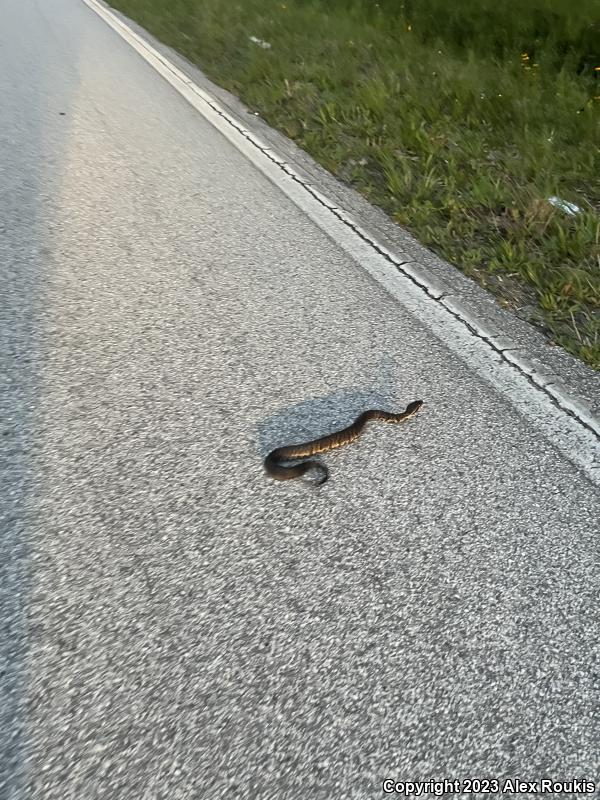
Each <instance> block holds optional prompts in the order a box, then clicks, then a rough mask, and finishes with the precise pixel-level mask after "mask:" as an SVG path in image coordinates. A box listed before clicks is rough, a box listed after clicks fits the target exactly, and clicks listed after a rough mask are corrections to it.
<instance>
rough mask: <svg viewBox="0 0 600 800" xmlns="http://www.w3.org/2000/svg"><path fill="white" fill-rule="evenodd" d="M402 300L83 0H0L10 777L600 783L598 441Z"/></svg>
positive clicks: (113, 786) (108, 795) (5, 754)
mask: <svg viewBox="0 0 600 800" xmlns="http://www.w3.org/2000/svg"><path fill="white" fill-rule="evenodd" d="M400 285H401V284H399V286H400ZM402 291H403V290H399V294H398V293H396V294H393V293H390V291H387V290H386V288H385V287H384V286H383V285H382V284H381V283H380V282H378V281H377V280H374V278H373V275H372V274H371V273H370V272H368V271H367V270H366V269H365V268H364V265H363V264H362V263H358V262H357V260H356V259H355V258H353V257H352V255H351V254H350V253H349V252H348V250H347V249H344V248H343V247H341V246H340V244H339V243H338V242H337V241H336V240H335V238H332V235H328V233H326V232H325V230H324V229H323V226H320V225H318V224H317V223H316V222H315V221H314V219H311V217H310V216H309V215H308V214H307V213H305V211H304V210H303V209H302V208H300V207H299V206H298V204H297V203H294V202H292V200H291V199H290V196H289V195H288V194H286V193H285V192H284V191H282V189H281V188H280V187H278V186H277V185H276V182H274V181H273V180H269V179H267V177H265V174H263V172H261V171H259V169H257V168H256V165H255V164H253V163H252V162H251V161H250V160H249V159H248V158H247V157H246V156H245V155H244V154H243V153H242V152H240V150H239V149H236V147H234V146H233V144H232V143H231V142H230V141H228V139H227V138H226V137H225V136H223V135H222V133H221V132H219V131H218V130H216V129H215V128H214V127H213V126H212V125H211V124H209V122H207V120H206V119H205V118H204V117H203V116H202V115H201V114H199V113H198V111H197V110H196V109H195V108H193V107H192V106H191V105H190V104H189V103H188V102H186V100H185V99H184V98H183V97H182V95H181V94H180V93H178V92H177V91H175V89H174V88H173V86H172V85H170V84H169V83H168V82H167V81H165V80H164V79H163V78H162V77H160V76H159V75H158V74H157V73H156V71H155V70H153V69H152V67H151V66H150V65H149V64H148V63H147V62H146V61H144V60H143V59H142V58H141V57H140V55H139V54H138V53H136V52H135V51H134V50H133V49H132V48H131V47H130V45H129V44H128V43H127V42H125V41H124V40H123V39H122V38H121V37H119V36H118V35H117V33H116V32H115V31H114V30H112V29H111V28H110V27H108V26H107V25H106V24H105V22H104V21H103V20H101V19H100V18H99V17H98V16H97V15H96V14H95V13H94V11H93V10H92V9H90V8H89V7H87V6H86V5H84V4H83V3H82V2H79V0H54V1H53V2H52V3H51V4H46V3H42V2H40V1H39V0H5V2H4V3H3V5H2V9H1V11H0V359H1V361H0V367H1V369H0V381H1V383H0V387H1V395H0V434H2V435H1V437H0V492H1V494H0V528H1V538H0V798H2V800H4V798H10V799H11V800H26V799H27V800H42V799H43V800H54V799H55V798H56V800H58V799H59V798H60V800H71V798H73V800H75V798H77V800H88V798H89V799H91V798H102V799H103V800H113V798H128V800H150V799H152V800H154V799H156V800H158V798H168V799H169V800H178V799H179V798H182V799H183V798H186V799H187V798H260V799H261V800H262V798H278V799H279V798H281V799H283V798H289V800H296V799H297V798H298V800H299V799H300V798H311V800H312V798H314V799H315V800H320V799H321V798H323V800H326V799H327V800H329V799H330V798H352V799H354V798H357V799H358V798H361V799H362V798H378V797H384V796H386V795H385V794H384V792H383V786H382V784H383V781H384V780H385V779H393V780H394V781H419V780H428V779H435V780H441V779H444V778H446V779H451V780H454V779H460V780H464V779H470V778H477V779H484V778H487V779H498V780H499V781H503V780H504V779H507V778H511V779H518V780H523V781H539V780H540V779H542V778H550V779H555V780H563V781H567V780H572V779H585V780H587V781H595V782H597V781H598V780H600V769H599V768H600V755H599V754H600V747H599V735H598V722H599V714H598V710H599V702H598V688H599V687H598V657H599V655H600V653H599V649H598V644H599V640H600V630H599V623H598V616H599V615H598V611H599V609H598V594H599V592H598V589H599V583H598V577H599V574H598V573H599V570H598V528H599V525H598V522H599V520H600V493H599V491H598V485H597V483H596V482H595V481H594V480H593V471H590V470H586V469H585V468H584V467H583V466H582V464H586V463H587V464H590V465H592V467H593V465H594V464H596V465H597V463H598V461H597V459H598V446H597V441H596V440H594V437H593V434H592V433H591V432H590V431H589V430H587V429H586V430H584V431H583V432H582V433H581V437H582V438H581V442H582V443H583V444H581V445H578V450H579V451H581V453H583V450H586V448H587V450H586V453H585V454H583V455H585V456H586V457H585V458H583V455H582V459H583V460H582V461H581V462H580V463H578V462H577V459H575V460H574V459H573V458H569V457H567V456H566V455H565V452H566V450H565V447H566V445H563V444H561V442H559V441H558V438H557V439H556V440H555V439H554V438H553V436H552V435H551V434H549V433H548V427H547V421H548V419H551V420H554V419H556V420H557V421H556V425H557V430H558V427H560V426H561V425H563V427H564V426H567V427H565V428H564V430H567V431H568V430H571V429H569V428H568V426H569V425H571V426H576V425H577V423H576V421H574V420H573V418H572V417H571V416H570V415H569V414H567V413H566V412H563V411H561V410H560V409H558V408H555V407H554V406H553V407H552V409H551V411H548V415H546V422H545V423H544V424H546V428H544V429H543V430H542V428H540V425H542V422H540V425H538V424H537V422H536V419H535V414H534V415H533V416H531V415H528V414H527V413H526V412H524V411H523V410H522V407H521V406H519V402H518V401H517V400H515V401H514V402H513V401H512V400H511V399H510V397H509V395H508V394H507V391H505V390H504V389H502V388H501V387H500V384H498V385H495V384H494V380H492V379H491V378H486V377H485V376H484V374H483V372H482V368H479V367H478V368H475V366H473V364H474V363H475V361H473V360H472V359H471V356H470V355H469V354H466V355H463V356H461V354H460V353H459V352H457V347H456V346H455V344H454V345H452V344H451V342H450V339H452V336H450V335H449V336H448V337H445V336H444V335H443V333H440V329H439V325H441V324H442V323H439V325H438V333H437V334H436V333H435V332H434V330H433V328H432V324H431V321H430V320H425V319H424V318H422V317H421V316H420V314H419V309H418V304H414V303H413V304H412V305H411V302H409V299H408V294H407V295H406V302H402ZM449 330H450V328H449ZM473 358H475V357H473ZM477 358H480V356H477ZM489 359H490V362H493V361H494V360H498V359H497V357H496V356H494V354H493V353H492V352H491V351H490V354H489ZM498 369H500V366H498ZM507 369H508V367H507ZM519 380H520V379H519ZM587 380H588V382H589V381H591V384H590V383H588V386H589V385H593V380H594V379H593V378H590V375H589V374H587ZM515 385H516V386H517V389H515V388H514V386H513V388H512V389H511V392H512V395H514V394H515V392H517V390H518V387H519V386H522V389H521V391H522V396H523V402H522V404H521V405H522V406H523V407H525V406H529V405H531V404H532V403H533V404H534V405H535V404H536V403H538V401H539V403H540V406H539V408H541V409H542V410H543V408H544V405H543V404H544V403H549V402H550V401H549V400H548V399H547V398H544V397H541V398H538V397H537V395H535V394H534V393H535V392H536V391H537V390H536V389H535V388H533V387H532V386H531V385H530V384H529V383H527V381H526V380H525V379H523V380H522V382H521V383H520V384H519V383H518V382H517V384H515ZM532 398H533V399H532ZM415 399H423V400H424V406H423V408H422V410H421V411H420V413H419V414H418V415H417V416H416V417H415V418H414V419H412V420H410V421H409V422H407V423H406V424H405V425H404V426H398V427H395V426H387V425H377V424H373V425H372V426H371V427H370V428H369V429H368V430H367V432H366V433H365V434H364V436H363V437H362V438H361V440H359V441H358V442H357V443H356V444H354V445H352V446H350V447H348V448H345V449H342V450H340V451H338V452H336V453H334V454H331V455H329V456H327V457H325V458H326V461H327V464H328V466H329V468H330V481H329V482H328V483H327V484H326V485H325V486H324V487H323V488H321V489H318V490H316V489H313V488H310V487H308V486H307V485H306V484H305V483H304V482H302V481H290V482H289V483H281V484H280V483H276V482H274V481H271V480H269V479H268V478H267V477H266V476H265V475H264V473H263V470H262V463H261V459H262V458H263V457H264V455H265V454H266V452H268V450H269V449H271V448H272V447H275V446H279V445H281V444H287V443H290V442H291V441H294V440H296V441H301V440H302V439H304V438H306V437H313V436H317V435H320V434H323V433H326V432H329V431H331V430H333V429H335V428H339V427H343V426H345V425H347V424H349V423H350V422H351V421H352V420H353V419H354V417H355V416H356V415H357V414H358V413H360V412H361V411H363V410H364V409H365V408H368V407H373V406H382V407H386V408H389V409H392V410H395V409H403V408H404V407H405V406H406V404H407V403H408V402H410V401H412V400H415ZM535 413H536V414H537V416H538V417H540V418H541V417H542V416H544V415H543V414H541V413H540V412H539V409H538V410H537V411H536V412H535ZM552 415H554V416H552ZM563 417H564V419H563ZM573 430H574V431H575V428H573ZM575 435H577V436H579V434H576V433H573V436H575ZM561 436H563V434H561ZM557 437H558V434H557ZM586 437H587V438H586ZM563 438H564V436H563ZM567 438H568V436H567ZM577 441H578V442H579V441H580V440H579V439H577ZM595 442H596V443H595ZM581 453H580V454H581ZM597 786H598V784H597V783H596V788H595V795H594V796H598V791H597ZM538 795H541V788H540V787H537V789H536V790H535V791H524V792H522V793H521V794H520V795H519V797H534V796H538ZM389 796H392V795H389ZM396 796H398V795H396ZM421 796H425V797H429V796H434V794H433V791H432V790H431V788H430V789H429V790H428V791H425V792H424V793H423V794H422V795H421ZM447 796H452V795H450V794H448V795H447ZM462 796H469V795H468V793H465V794H463V795H462ZM487 796H503V795H502V793H501V791H500V790H498V791H489V792H488V793H487ZM546 796H557V797H558V796H563V797H567V796H570V797H575V796H576V797H579V796H581V797H590V796H592V795H591V794H590V793H585V792H579V791H572V792H571V793H570V794H569V793H565V794H562V795H560V794H558V793H551V794H549V795H546Z"/></svg>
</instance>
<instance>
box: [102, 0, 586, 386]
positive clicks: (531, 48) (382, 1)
mask: <svg viewBox="0 0 600 800" xmlns="http://www.w3.org/2000/svg"><path fill="white" fill-rule="evenodd" d="M111 1H112V5H113V6H114V7H116V8H118V9H120V10H122V11H123V12H124V13H125V14H127V15H128V16H130V17H131V18H133V19H135V20H137V21H138V22H139V23H140V24H141V25H143V26H144V27H145V28H146V29H147V30H149V31H150V32H152V33H153V34H154V35H155V36H157V38H159V39H161V40H162V41H164V42H165V43H167V44H169V45H171V46H173V47H174V48H176V49H177V50H179V52H181V53H182V54H184V55H185V56H187V57H188V58H189V59H190V60H191V61H194V62H195V63H197V64H198V65H199V66H200V67H201V68H202V69H203V71H204V72H205V73H206V74H207V75H208V76H209V77H210V78H211V79H213V80H214V81H215V82H216V83H218V84H220V85H221V86H223V87H225V88H226V89H229V90H230V91H232V92H234V93H235V94H237V95H238V96H239V97H240V98H241V99H242V100H243V101H244V102H245V103H246V104H247V105H248V106H249V107H250V108H252V109H253V110H256V111H258V112H259V113H260V115H261V116H262V117H263V118H264V119H266V120H267V121H268V122H269V123H270V124H271V125H272V126H274V127H276V128H278V129H279V130H281V131H282V132H283V133H285V134H286V135H287V136H289V137H290V138H292V139H294V140H295V141H296V142H297V144H299V145H300V147H302V148H303V149H305V150H306V151H307V152H308V153H310V154H311V155H312V156H313V157H314V158H315V159H316V160H317V161H319V162H320V163H321V164H322V165H323V166H324V167H326V168H327V169H328V170H329V171H330V172H332V173H334V174H335V175H337V176H338V177H339V178H341V179H342V180H344V181H346V182H347V183H349V184H351V185H353V186H354V187H355V188H356V189H357V190H358V191H359V192H361V193H362V194H363V195H364V196H365V197H367V198H368V199H369V200H370V201H371V202H373V203H375V204H377V205H378V206H380V207H381V208H383V209H384V210H385V211H386V212H387V213H388V214H389V216H390V217H391V218H392V219H394V220H396V221H397V222H398V223H400V224H401V225H403V226H404V227H405V228H407V229H408V230H410V231H411V232H412V233H413V234H414V235H415V236H416V237H417V238H418V239H419V240H420V241H421V242H423V244H425V245H427V246H428V247H429V248H430V249H431V250H433V251H434V252H436V253H438V254H439V255H441V256H442V257H444V258H446V259H447V260H448V261H450V262H451V263H453V264H454V265H456V266H457V267H459V268H460V269H461V270H462V271H463V272H464V273H466V274H467V275H469V276H471V277H472V278H473V279H475V280H476V281H477V282H478V283H479V284H480V285H482V286H484V287H487V288H488V289H489V290H490V291H492V292H493V293H494V294H495V295H496V296H497V297H498V298H499V300H500V302H501V303H502V304H503V305H504V306H505V307H508V308H511V309H512V310H514V311H515V312H516V313H517V314H518V315H519V316H521V317H523V318H525V319H527V320H528V321H530V322H532V323H533V324H535V325H537V326H538V327H539V328H541V329H542V330H543V331H544V332H545V333H546V335H547V336H548V339H549V341H551V342H554V343H556V344H559V345H561V346H562V347H564V348H565V349H566V350H568V351H569V352H570V353H572V354H574V355H576V356H578V357H579V358H581V359H582V360H584V361H585V362H587V363H588V364H589V365H590V366H592V367H593V368H594V369H597V370H598V369H600V2H599V0H580V2H578V3H572V2H567V0H540V2H536V0H519V2H517V0H505V2H503V3H497V2H492V0H462V2H461V3H460V4H453V3H449V2H447V0H428V1H427V3H423V2H421V0H404V2H401V0H398V1H394V0H379V2H373V0H284V1H283V2H281V1H278V2H275V1H274V0H237V2H236V0H231V2H227V3H224V2H223V1H222V0H111ZM251 36H253V37H256V38H257V39H260V40H262V41H265V42H268V43H269V44H270V47H269V48H266V47H264V48H263V47H262V46H261V45H260V44H257V43H256V42H253V41H251V40H250V37H251ZM553 196H557V197H559V198H561V199H564V200H566V201H569V202H572V203H575V204H576V205H577V206H578V207H579V208H580V209H581V211H580V213H577V214H575V215H569V214H568V213H566V212H565V211H564V210H561V209H560V208H557V207H556V206H554V205H553V204H552V203H550V202H549V198H551V197H553Z"/></svg>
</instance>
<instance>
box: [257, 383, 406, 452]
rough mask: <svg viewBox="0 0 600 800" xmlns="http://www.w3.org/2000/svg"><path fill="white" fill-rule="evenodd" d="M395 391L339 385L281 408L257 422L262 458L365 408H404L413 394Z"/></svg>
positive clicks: (341, 424)
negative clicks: (399, 398)
mask: <svg viewBox="0 0 600 800" xmlns="http://www.w3.org/2000/svg"><path fill="white" fill-rule="evenodd" d="M397 395H398V392H397V390H396V391H394V393H393V396H392V395H391V393H390V392H385V391H381V390H369V389H365V388H359V387H348V388H342V389H338V390H337V391H335V392H332V393H331V394H329V395H327V396H325V397H315V398H309V399H307V400H303V401H302V402H300V403H296V404H295V405H292V406H288V407H286V408H282V409H281V410H279V411H276V412H275V413H274V414H272V415H271V416H270V417H268V418H267V419H265V420H262V421H261V422H259V423H258V425H257V426H256V429H257V449H258V451H259V454H260V457H261V459H264V458H265V457H266V456H267V455H268V453H270V452H271V451H272V450H274V449H275V448H277V447H283V446H285V445H291V444H299V443H301V442H307V441H310V440H312V439H317V438H319V437H321V436H325V435H327V434H330V433H333V432H334V431H339V430H342V429H343V428H346V427H348V425H351V424H352V423H353V422H354V420H355V419H356V418H357V417H358V416H359V415H360V414H362V413H363V411H367V410H368V409H381V410H384V411H396V412H397V411H403V410H404V408H405V407H406V405H407V404H408V403H409V402H410V401H411V400H413V399H414V398H413V396H412V395H411V396H410V397H409V395H408V394H406V397H405V398H403V400H402V401H399V400H398V397H397Z"/></svg>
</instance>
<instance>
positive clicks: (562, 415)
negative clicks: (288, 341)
mask: <svg viewBox="0 0 600 800" xmlns="http://www.w3.org/2000/svg"><path fill="white" fill-rule="evenodd" d="M83 2H84V3H85V4H86V5H87V6H88V7H89V8H90V9H92V10H93V11H94V12H95V13H96V14H98V16H100V17H101V18H102V19H103V20H104V21H105V22H106V23H107V24H108V25H110V27H111V28H113V29H114V30H115V31H116V32H117V33H118V34H119V35H120V36H121V37H122V38H123V39H124V40H125V41H126V42H128V44H130V45H131V46H132V47H133V48H134V49H135V50H136V51H137V52H138V53H139V54H140V55H141V56H142V58H144V59H145V60H146V61H147V62H148V64H150V65H151V66H152V67H153V68H154V69H155V70H156V71H157V72H158V73H159V74H160V75H162V77H163V78H165V80H167V81H168V82H169V83H170V84H171V85H172V86H173V88H174V89H176V90H177V91H178V92H179V94H181V95H182V97H184V98H185V99H186V100H187V101H188V102H189V103H190V104H191V105H192V106H193V107H194V108H195V109H196V110H197V111H198V112H199V113H200V114H202V116H203V117H204V118H205V119H206V120H207V121H208V122H210V123H211V124H212V125H213V126H214V127H215V128H216V129H217V130H218V131H219V132H220V133H221V134H222V135H223V136H225V137H226V138H227V139H228V140H229V141H230V142H231V143H232V144H233V145H234V146H235V147H236V149H237V150H239V151H240V152H241V153H243V154H244V155H245V156H246V157H247V158H248V159H249V160H250V161H251V162H252V163H253V164H254V165H255V166H256V167H257V168H258V169H259V170H260V171H261V172H262V173H263V174H264V175H265V176H266V177H267V178H268V179H269V180H270V181H272V183H274V184H275V185H276V186H277V187H278V188H279V189H280V190H281V191H283V192H284V193H285V194H286V195H287V196H288V197H289V198H290V199H291V200H292V201H293V202H294V203H295V204H296V205H297V206H298V207H299V208H300V209H302V210H303V211H304V212H305V213H306V214H307V215H308V216H309V217H310V218H311V219H312V220H313V221H314V222H315V223H316V224H317V225H318V226H319V228H321V229H322V230H323V231H325V232H326V233H327V234H328V235H329V236H330V237H331V238H332V239H333V240H334V241H335V242H336V243H337V244H338V245H339V246H340V247H342V248H343V249H344V250H345V251H346V252H347V253H349V254H350V255H351V256H352V258H353V259H354V260H355V261H357V262H358V264H360V265H361V266H362V267H364V268H365V269H366V270H367V271H368V272H369V273H370V274H371V275H372V276H373V278H375V279H376V280H377V281H378V282H379V283H380V284H381V285H382V286H384V288H385V289H386V290H387V291H388V292H389V293H390V294H391V295H393V297H394V298H395V299H397V301H398V302H399V303H400V304H401V305H402V306H404V307H405V308H407V309H409V310H411V311H413V312H414V313H415V315H416V316H417V317H418V318H419V320H420V321H421V322H422V323H423V324H425V325H426V326H427V327H428V328H429V329H430V330H431V331H432V332H433V333H434V334H435V335H436V337H437V338H439V339H440V340H441V341H442V342H443V343H444V344H445V345H446V346H447V347H448V348H449V349H450V350H451V351H452V352H453V353H455V354H456V355H457V356H458V357H459V358H460V359H461V360H462V361H463V362H464V363H466V364H467V365H468V366H469V367H470V368H471V369H472V370H474V371H475V372H476V373H477V374H478V375H479V376H480V377H482V378H484V379H485V380H486V381H488V382H489V383H491V384H492V385H493V386H494V387H495V388H496V389H498V390H499V391H500V392H501V393H502V394H503V395H504V396H505V397H506V398H508V399H509V400H510V402H511V403H512V404H513V405H514V406H515V408H517V409H518V410H519V412H520V413H521V414H523V416H525V417H527V419H529V420H530V421H531V422H532V423H533V424H534V425H535V426H536V427H537V429H538V430H539V431H540V432H541V433H543V434H544V435H545V436H546V438H548V439H549V440H550V441H551V442H552V443H553V444H554V445H555V446H556V447H557V448H558V449H559V450H560V451H561V453H562V454H563V455H564V456H565V457H566V458H568V459H569V460H570V461H571V462H572V463H573V464H576V465H577V466H578V467H580V468H581V469H582V470H583V472H584V473H585V475H586V476H587V477H588V478H589V479H590V480H591V481H592V482H593V483H595V484H596V485H598V486H600V424H599V422H598V420H597V419H596V418H595V417H594V416H593V415H592V414H590V413H588V410H587V409H586V408H584V407H582V406H580V405H579V404H577V403H574V402H573V401H572V399H571V398H569V397H568V396H567V395H564V394H562V393H561V391H560V390H558V389H556V388H555V387H553V386H552V385H551V384H548V381H547V380H544V376H543V375H537V374H536V373H535V372H532V371H531V370H528V369H527V365H526V363H523V362H522V359H520V358H519V355H518V353H515V352H512V351H503V350H502V349H501V347H499V346H496V345H495V344H494V342H493V341H491V340H492V339H493V338H494V337H493V334H492V333H490V331H489V330H488V329H487V328H486V325H485V323H481V322H479V321H478V320H475V319H472V318H470V317H469V315H468V314H467V313H464V312H463V311H461V309H460V303H459V302H457V301H456V300H453V299H452V298H448V299H445V298H444V296H443V294H442V293H441V290H440V288H439V287H438V286H436V285H435V284H434V283H432V282H430V281H428V280H427V279H426V278H425V277H424V275H423V274H422V273H421V272H420V270H419V268H418V265H417V264H416V263H415V262H405V261H404V262H403V261H402V260H401V259H399V258H398V257H397V256H396V255H395V254H394V253H393V252H391V251H390V250H389V249H387V248H386V247H385V246H384V245H383V244H381V243H378V242H377V241H376V240H375V239H374V238H373V237H372V236H371V234H369V233H368V232H366V231H364V230H362V228H361V226H360V224H359V223H358V222H356V221H355V220H354V219H352V217H351V216H350V215H349V214H347V213H346V212H344V211H342V210H341V209H339V208H338V207H337V206H336V205H335V203H333V202H332V201H331V200H329V199H328V198H327V197H325V196H324V195H322V194H321V192H319V191H318V190H317V189H316V188H315V187H313V186H311V185H310V184H309V183H307V182H306V181H305V180H304V179H303V178H302V177H301V176H300V175H299V174H298V173H296V172H295V171H294V169H293V168H292V167H291V166H290V165H289V164H287V163H286V162H285V161H284V160H283V159H282V158H281V157H280V156H279V155H278V154H277V153H276V152H274V151H273V150H272V149H271V148H270V147H269V146H267V145H266V144H265V143H264V142H262V141H261V139H260V138H259V137H258V136H256V135H255V134H254V133H252V132H250V131H248V130H246V129H245V128H244V127H243V125H242V124H241V123H240V122H239V120H237V119H236V118H235V117H233V116H231V114H229V113H228V112H227V111H226V110H225V109H224V108H223V107H222V106H221V104H220V103H219V102H218V101H217V100H216V99H215V98H214V97H212V95H210V94H209V93H208V92H206V91H205V90H203V89H201V88H200V87H199V86H198V85H197V84H195V83H194V82H193V81H192V80H191V79H190V78H189V77H188V76H187V75H185V74H184V73H183V72H182V71H181V70H180V69H178V68H177V67H176V66H175V65H174V64H173V63H172V62H171V61H169V59H168V58H166V57H165V56H164V55H162V54H161V53H159V52H158V51H157V50H156V49H155V48H154V47H152V45H150V44H149V43H148V42H147V41H146V40H145V39H144V38H142V37H141V36H139V35H138V34H137V33H136V32H135V31H133V30H132V29H131V28H130V27H129V26H128V25H127V24H126V23H124V22H123V21H122V20H121V19H120V18H119V17H117V16H116V15H115V14H113V13H112V12H111V11H110V10H109V9H108V8H106V7H105V6H104V5H102V4H101V3H99V2H97V0H83Z"/></svg>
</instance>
